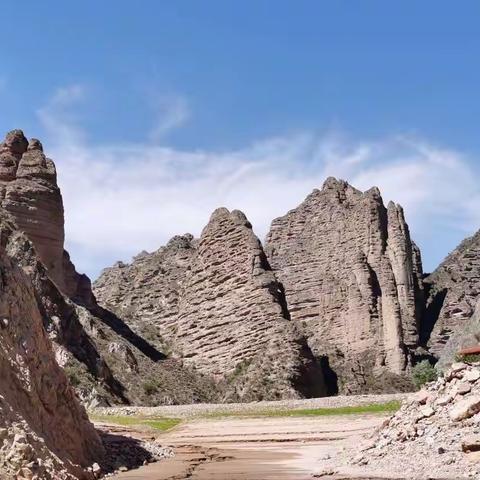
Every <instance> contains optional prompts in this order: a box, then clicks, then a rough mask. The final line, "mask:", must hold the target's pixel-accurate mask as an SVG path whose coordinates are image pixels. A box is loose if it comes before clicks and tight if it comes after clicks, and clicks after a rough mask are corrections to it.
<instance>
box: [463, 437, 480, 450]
mask: <svg viewBox="0 0 480 480" xmlns="http://www.w3.org/2000/svg"><path fill="white" fill-rule="evenodd" d="M462 450H463V451H464V452H477V451H479V450H480V435H468V436H467V437H464V438H463V439H462Z"/></svg>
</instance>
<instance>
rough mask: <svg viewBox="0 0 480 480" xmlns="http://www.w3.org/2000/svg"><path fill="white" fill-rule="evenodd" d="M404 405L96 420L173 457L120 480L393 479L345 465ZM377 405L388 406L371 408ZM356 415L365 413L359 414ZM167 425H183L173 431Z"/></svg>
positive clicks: (252, 407) (105, 414) (319, 402)
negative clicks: (392, 411)
mask: <svg viewBox="0 0 480 480" xmlns="http://www.w3.org/2000/svg"><path fill="white" fill-rule="evenodd" d="M402 398H403V396H402V395H392V396H390V395H381V396H358V397H335V398H326V399H315V400H302V401H293V402H292V401H288V402H258V403H255V404H247V405H245V404H243V405H242V404H234V405H194V406H171V407H170V406H169V407H155V408H140V407H132V408H130V407H128V408H125V407H122V408H114V409H99V410H96V411H95V412H94V413H93V414H92V418H93V419H94V420H95V419H96V423H97V425H98V426H100V427H101V428H102V429H103V430H104V431H107V432H109V433H110V434H111V433H112V432H113V433H114V434H119V435H130V436H133V437H134V438H140V439H148V440H154V441H155V442H157V443H158V444H160V445H162V446H166V447H170V448H171V449H172V451H173V452H174V454H175V455H174V456H173V457H171V458H167V459H164V460H162V461H160V462H156V463H151V464H149V465H145V466H142V467H140V468H138V469H136V470H130V471H128V472H122V473H118V474H116V475H115V476H114V477H112V478H114V479H118V480H182V479H192V480H276V479H278V480H294V479H295V480H304V479H312V478H325V479H327V478H329V479H347V478H349V479H350V478H357V479H360V478H361V479H366V478H369V479H370V478H378V479H392V478H395V477H391V476H390V477H389V476H388V475H386V474H385V473H386V472H371V473H369V476H368V477H366V476H365V474H364V473H362V471H360V470H359V469H358V468H356V469H354V468H352V467H347V466H346V459H347V458H349V457H350V455H352V453H354V452H355V451H356V450H357V449H358V446H359V444H360V443H361V442H362V441H364V439H365V438H367V437H368V436H369V435H370V434H371V433H372V432H373V431H374V430H375V429H376V428H377V427H379V426H380V425H381V424H382V422H383V421H384V420H385V418H387V417H388V415H389V412H388V411H386V408H387V407H386V406H385V405H386V404H387V405H390V408H391V406H392V405H394V403H392V402H395V401H398V400H401V399H402ZM335 400H336V401H335ZM375 403H376V404H377V405H378V404H382V405H383V406H382V407H378V406H377V408H371V406H372V405H373V404H375ZM357 407H360V410H361V411H362V412H363V411H366V412H367V413H355V412H356V408H357ZM165 417H174V418H181V419H183V420H182V421H181V422H180V423H178V424H177V425H176V426H173V427H172V425H173V424H174V423H175V422H174V421H173V423H171V424H168V422H169V421H170V422H172V421H171V420H167V421H166V422H167V423H163V422H165ZM154 421H156V422H159V423H156V424H154V423H152V422H154ZM115 423H116V425H115ZM118 423H123V424H124V425H118ZM155 426H156V427H157V428H154V427H155ZM168 427H172V428H169V429H167V428H168ZM162 430H164V431H162Z"/></svg>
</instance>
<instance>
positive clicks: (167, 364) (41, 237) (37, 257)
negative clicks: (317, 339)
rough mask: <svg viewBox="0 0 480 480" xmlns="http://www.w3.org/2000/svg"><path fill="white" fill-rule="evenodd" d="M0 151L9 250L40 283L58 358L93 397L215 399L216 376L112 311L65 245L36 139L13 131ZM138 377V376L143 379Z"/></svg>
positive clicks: (59, 206)
mask: <svg viewBox="0 0 480 480" xmlns="http://www.w3.org/2000/svg"><path fill="white" fill-rule="evenodd" d="M0 150H1V154H0V211H1V212H4V214H6V215H9V216H10V217H11V219H12V222H10V223H8V226H6V227H5V228H4V229H3V231H2V242H3V244H4V246H5V248H6V249H7V251H8V253H9V255H10V256H11V258H12V259H14V260H15V262H16V263H17V264H18V265H21V266H22V268H23V269H24V271H25V272H26V274H27V275H28V276H29V277H30V280H31V281H32V283H33V285H34V287H35V290H34V291H35V298H36V301H37V306H38V309H39V311H40V313H41V315H42V319H43V324H44V327H45V329H46V331H47V332H48V335H49V336H50V338H51V339H52V340H53V342H54V347H55V352H56V356H57V360H58V362H59V363H60V364H61V365H62V366H63V367H64V368H65V370H66V372H67V374H68V376H69V378H70V381H71V382H72V383H73V384H74V385H75V387H76V388H77V390H78V393H79V394H80V396H81V397H82V399H83V400H84V401H85V402H86V403H88V404H91V403H94V404H95V403H99V402H100V403H105V402H110V403H144V404H157V403H185V402H196V401H206V400H213V399H215V398H216V387H215V385H214V383H213V382H212V381H210V380H208V379H206V378H203V377H202V376H201V375H198V374H197V373H195V372H193V371H191V370H190V369H188V368H184V367H183V366H182V365H181V363H180V362H179V361H177V360H174V359H169V358H167V356H166V355H165V354H164V353H163V352H161V351H159V350H158V349H157V348H155V347H154V346H153V345H152V344H150V343H149V342H148V341H147V340H145V339H144V338H142V337H141V336H140V335H138V334H136V333H135V332H133V331H132V330H131V329H130V328H129V327H128V326H127V325H126V324H125V323H124V322H123V321H122V320H121V319H120V318H118V317H117V316H116V315H114V314H113V313H112V312H109V311H108V310H105V309H103V308H101V307H99V306H98V304H97V303H96V300H95V297H94V296H93V294H92V290H91V285H90V280H89V279H88V278H87V277H86V276H84V275H80V274H78V273H77V272H76V271H75V267H74V266H73V264H72V263H71V261H70V259H69V256H68V253H67V252H65V250H64V248H63V241H64V217H63V203H62V197H61V193H60V190H59V189H58V186H57V183H56V173H55V166H54V163H53V162H52V161H51V160H50V159H47V158H46V157H45V155H44V154H43V149H42V146H41V144H40V142H39V141H38V140H31V141H30V142H28V141H27V140H26V139H25V137H24V135H23V133H22V132H21V131H19V130H15V131H13V132H10V133H9V134H8V135H7V137H6V139H5V142H4V143H3V144H2V146H1V148H0ZM139 378H140V381H139Z"/></svg>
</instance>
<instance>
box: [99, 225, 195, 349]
mask: <svg viewBox="0 0 480 480" xmlns="http://www.w3.org/2000/svg"><path fill="white" fill-rule="evenodd" d="M197 243H198V240H195V239H194V238H193V236H192V235H190V234H188V233H187V234H185V235H181V236H180V235H179V236H175V237H173V238H172V239H171V240H170V241H169V242H168V243H167V245H166V246H164V247H161V248H159V249H158V250H157V251H156V252H153V253H147V252H142V253H140V254H139V255H137V256H136V257H135V258H134V259H133V261H132V263H130V264H126V263H123V262H117V263H116V264H115V265H114V266H113V267H110V268H106V269H105V270H104V271H103V272H102V274H101V275H100V277H99V278H98V279H97V280H96V281H95V284H94V288H95V295H96V296H97V298H98V299H99V300H100V301H101V303H102V305H104V306H105V307H106V308H109V309H111V310H113V311H115V312H116V313H117V314H118V316H120V317H121V318H125V319H126V320H127V321H128V323H129V325H132V326H134V327H135V331H137V332H139V333H140V334H142V336H143V337H145V338H146V339H147V340H148V341H150V342H152V343H153V344H155V345H157V346H158V347H159V348H161V349H162V350H165V349H167V350H170V349H171V348H172V345H171V344H172V338H173V337H174V336H175V332H176V328H177V327H176V324H177V319H178V313H179V300H180V292H181V290H182V287H183V283H184V281H185V279H186V273H187V270H188V269H189V268H190V264H191V262H192V260H193V257H194V256H195V253H196V245H197Z"/></svg>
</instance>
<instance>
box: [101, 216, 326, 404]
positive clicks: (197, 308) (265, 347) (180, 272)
mask: <svg viewBox="0 0 480 480" xmlns="http://www.w3.org/2000/svg"><path fill="white" fill-rule="evenodd" d="M94 288H95V294H96V295H97V297H98V298H99V300H100V301H101V302H102V304H103V305H105V306H107V307H108V308H111V309H114V310H115V311H116V312H117V314H119V315H120V316H122V318H125V319H127V320H128V322H129V324H132V325H134V326H135V329H136V330H137V331H139V332H142V334H143V335H144V336H145V337H146V338H148V339H149V340H151V341H152V342H153V343H155V344H157V345H160V346H163V347H164V348H167V349H169V350H171V351H173V352H174V354H175V355H176V356H179V357H181V358H182V359H183V361H184V362H185V363H186V364H188V365H192V367H195V369H196V370H197V371H199V372H202V373H203V374H205V375H207V376H209V377H212V378H214V379H215V380H216V382H217V384H218V385H219V388H220V390H221V391H222V397H221V398H222V399H223V400H224V401H234V400H240V401H247V400H258V399H275V398H296V397H299V396H311V395H322V394H325V393H326V392H325V389H324V384H323V375H322V372H321V370H320V368H319V366H318V365H317V364H316V362H315V361H314V359H313V357H312V355H311V352H310V351H309V348H308V346H307V345H306V343H305V341H304V339H303V338H302V336H301V335H300V334H299V332H298V330H297V329H296V327H295V325H293V324H292V322H291V321H290V319H289V313H288V310H287V309H286V305H285V297H284V293H283V291H282V287H281V285H280V284H279V283H278V282H277V281H276V279H275V277H274V275H273V273H272V271H271V269H270V266H269V265H268V262H267V259H266V256H265V254H264V252H263V249H262V246H261V244H260V242H259V240H258V239H257V237H256V236H255V235H254V233H253V231H252V228H251V225H250V224H249V222H248V220H247V219H246V217H245V215H244V214H243V213H241V212H239V211H233V212H229V211H228V210H227V209H224V208H220V209H218V210H216V211H215V212H214V214H213V215H212V217H211V220H210V222H209V224H208V225H207V227H206V228H205V229H204V231H203V232H202V235H201V238H200V239H199V240H195V239H193V237H192V236H191V235H189V234H186V235H183V236H177V237H174V238H172V239H171V240H170V241H169V242H168V244H167V245H166V246H165V247H161V248H160V249H159V250H157V251H156V252H154V253H151V254H147V253H142V254H140V255H138V256H137V257H135V259H134V260H133V262H132V263H131V264H130V265H126V264H123V263H117V264H116V265H114V266H113V267H112V268H110V269H105V270H104V272H103V273H102V275H101V276H100V277H99V279H98V280H97V281H96V282H95V284H94Z"/></svg>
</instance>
